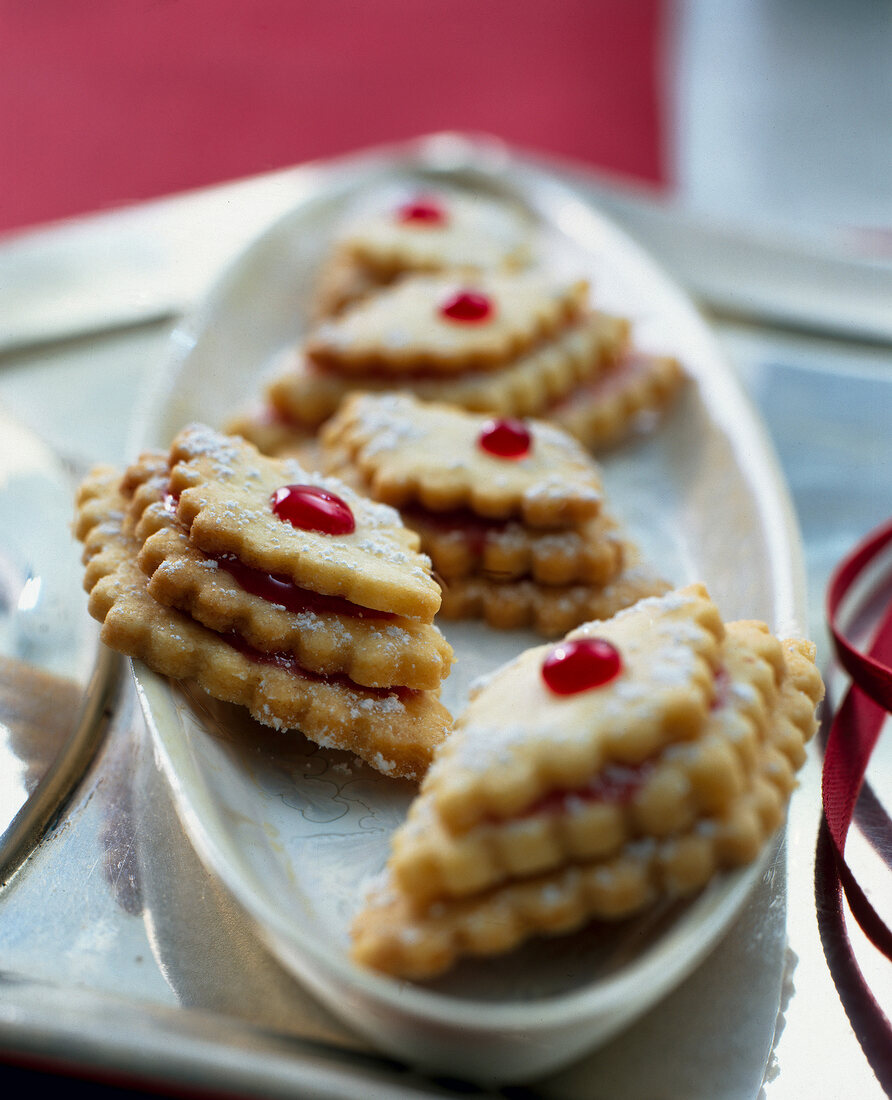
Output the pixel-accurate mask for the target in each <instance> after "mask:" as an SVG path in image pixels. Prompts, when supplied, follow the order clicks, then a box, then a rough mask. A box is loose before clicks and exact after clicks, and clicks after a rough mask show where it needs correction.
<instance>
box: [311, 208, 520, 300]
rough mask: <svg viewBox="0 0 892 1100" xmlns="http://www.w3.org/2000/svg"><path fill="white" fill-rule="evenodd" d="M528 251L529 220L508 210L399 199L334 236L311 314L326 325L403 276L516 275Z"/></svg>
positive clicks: (360, 214) (363, 213) (357, 216)
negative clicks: (446, 273) (448, 273)
mask: <svg viewBox="0 0 892 1100" xmlns="http://www.w3.org/2000/svg"><path fill="white" fill-rule="evenodd" d="M533 247H534V246H533V231H532V226H531V224H530V221H529V219H528V218H527V217H526V216H525V215H524V213H523V212H522V211H520V210H519V209H517V208H516V207H515V206H513V205H512V204H510V203H508V202H505V201H503V200H496V199H494V198H488V197H486V196H483V195H480V194H474V195H471V194H467V195H465V194H462V193H460V192H457V191H446V190H443V189H433V188H430V189H427V190H425V191H401V192H400V193H399V194H394V195H388V196H387V198H386V199H385V200H382V201H380V202H377V203H375V204H374V206H372V207H371V208H369V209H365V210H360V211H356V212H354V213H353V214H352V215H351V216H350V217H349V218H348V220H347V223H346V224H345V225H344V226H343V228H341V229H340V230H339V231H338V233H337V237H336V240H335V241H334V242H333V245H332V248H331V250H330V253H329V255H328V256H327V257H326V259H325V262H324V263H323V266H322V271H321V272H320V275H319V279H318V286H317V290H316V297H315V301H314V303H313V314H314V316H315V317H316V318H317V319H320V318H324V317H333V316H335V315H337V314H338V313H340V312H341V310H342V309H343V308H344V307H345V306H347V305H351V304H352V303H354V302H357V301H359V300H360V299H362V298H365V297H366V296H368V295H369V294H372V293H374V292H375V291H377V290H380V289H381V288H382V287H384V286H388V285H390V284H391V283H393V282H395V281H396V280H397V279H399V278H401V277H402V276H404V275H408V274H415V273H419V272H426V273H430V272H436V271H445V270H456V271H457V270H463V271H465V272H467V273H469V274H470V273H473V272H479V271H500V270H502V271H511V270H518V269H520V268H523V267H525V266H527V264H529V262H530V261H531V259H532V253H533Z"/></svg>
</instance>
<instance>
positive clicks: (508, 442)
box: [477, 417, 533, 458]
mask: <svg viewBox="0 0 892 1100" xmlns="http://www.w3.org/2000/svg"><path fill="white" fill-rule="evenodd" d="M477 443H478V445H479V446H480V448H481V450H484V451H486V452H487V453H488V454H491V455H495V456H496V458H523V457H524V456H525V455H527V454H529V452H530V448H531V447H532V444H533V437H532V435H531V434H530V430H529V428H528V427H527V426H526V424H524V422H523V421H522V420H515V419H513V418H512V417H506V418H504V419H499V420H490V421H488V422H487V423H486V424H485V425H484V427H483V430H482V431H481V432H480V435H479V437H478V439H477Z"/></svg>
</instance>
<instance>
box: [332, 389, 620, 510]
mask: <svg viewBox="0 0 892 1100" xmlns="http://www.w3.org/2000/svg"><path fill="white" fill-rule="evenodd" d="M321 442H322V452H323V456H324V455H325V454H326V452H327V453H328V454H329V456H330V457H332V459H335V458H336V459H338V461H341V460H342V459H346V461H347V462H348V463H352V464H353V465H354V466H355V467H356V469H357V470H358V471H359V474H360V476H361V478H362V480H363V482H364V483H365V485H367V486H368V488H369V491H370V493H371V495H372V496H374V497H375V498H376V499H377V500H383V501H386V502H387V503H388V504H393V505H395V506H397V507H403V506H405V505H410V504H420V505H422V506H423V507H424V508H427V509H430V510H431V511H436V512H443V511H447V510H451V509H457V508H469V509H471V510H472V511H473V512H475V513H476V514H477V515H479V516H483V517H487V518H491V519H508V518H511V517H517V518H519V519H521V520H522V521H523V522H524V523H527V524H529V525H531V526H535V527H561V526H564V527H565V526H569V525H575V524H579V523H582V522H585V521H586V520H588V519H590V518H591V517H593V516H595V515H597V514H598V513H599V511H600V509H601V502H602V498H603V485H602V481H601V473H600V469H599V467H598V466H597V465H596V463H595V462H594V460H593V459H592V458H591V457H590V456H589V455H588V454H587V452H586V451H584V450H583V448H582V446H581V445H580V444H579V443H578V442H577V441H576V440H574V439H573V438H572V437H571V436H570V435H568V434H567V433H566V432H564V431H562V430H561V429H559V428H555V427H554V426H553V425H550V424H547V423H545V422H544V421H540V420H526V421H519V420H507V419H494V418H491V417H487V416H485V415H481V414H478V413H471V412H466V411H464V410H462V409H459V408H457V407H456V406H453V405H449V404H443V403H434V402H423V401H419V400H417V399H416V398H414V397H412V396H411V395H409V394H403V393H385V394H380V395H372V394H357V395H354V396H352V397H350V398H347V400H346V401H345V402H344V404H343V405H342V406H341V409H340V410H339V412H338V413H337V415H336V416H335V417H334V418H333V419H332V420H330V421H329V422H328V423H327V424H326V426H325V427H324V428H323V430H322V434H321Z"/></svg>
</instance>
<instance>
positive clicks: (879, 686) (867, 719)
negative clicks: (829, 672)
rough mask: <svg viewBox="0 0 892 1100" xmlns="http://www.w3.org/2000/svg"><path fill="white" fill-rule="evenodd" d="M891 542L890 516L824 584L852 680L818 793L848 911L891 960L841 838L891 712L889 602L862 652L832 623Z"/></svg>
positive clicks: (891, 938)
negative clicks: (852, 590) (866, 572)
mask: <svg viewBox="0 0 892 1100" xmlns="http://www.w3.org/2000/svg"><path fill="white" fill-rule="evenodd" d="M890 544H892V521H890V522H889V523H887V524H885V525H884V526H882V527H880V528H878V529H877V530H876V531H874V532H873V533H872V534H870V535H869V536H868V537H867V538H866V539H865V540H864V541H863V542H862V543H860V544H859V545H858V546H856V547H855V549H854V550H853V551H852V553H851V554H850V555H849V556H848V557H846V558H845V559H844V560H843V561H842V562H841V563H840V565H839V566H838V567H837V569H836V571H835V572H834V574H833V576H832V577H831V580H830V585H829V587H828V590H827V619H828V622H829V624H830V630H831V632H832V634H833V641H834V644H835V648H836V653H837V656H838V658H839V662H840V664H841V665H842V667H843V668H844V669H845V670H846V672H848V674H849V675H850V676H851V678H852V684H851V686H850V688H849V690H848V692H847V693H846V696H845V698H844V700H843V702H842V705H841V706H840V708H839V710H838V711H837V712H836V714H835V716H834V718H833V721H832V724H831V726H830V733H829V736H828V738H827V746H826V749H825V751H824V770H823V782H822V798H823V804H824V817H825V819H826V822H827V827H828V830H829V833H830V837H831V839H832V841H833V847H834V855H835V864H836V872H837V875H838V879H839V883H838V885H837V889H839V887H841V888H842V889H843V890H844V891H845V896H846V900H847V902H848V904H849V908H850V910H851V913H852V916H853V917H854V918H855V920H856V921H857V922H858V924H859V925H860V927H861V929H862V931H863V932H864V934H865V935H866V936H867V937H868V939H869V940H870V941H871V942H872V943H873V944H874V945H875V946H876V947H877V948H878V949H879V950H880V951H882V952H883V954H884V955H886V957H887V958H889V959H890V960H892V931H890V929H889V927H888V925H887V924H885V922H884V921H883V920H882V918H881V917H880V915H879V914H878V913H877V911H876V910H875V909H874V907H873V906H872V905H871V903H870V901H869V900H868V899H867V897H866V895H865V894H864V891H863V890H862V889H861V887H860V886H859V884H858V882H857V880H856V879H855V876H854V874H853V873H852V871H851V868H850V867H849V865H848V864H847V863H846V860H845V846H846V838H847V836H848V832H849V827H850V825H851V823H852V817H853V815H854V812H855V804H856V803H857V801H858V795H859V794H860V792H861V788H862V786H863V783H864V775H865V772H866V771H867V765H868V763H869V761H870V757H871V754H872V753H873V750H874V747H875V745H876V743H877V739H878V738H879V735H880V730H881V729H882V727H883V723H884V721H885V718H886V713H887V712H892V602H890V604H889V606H888V607H887V608H886V609H885V611H884V612H883V615H882V617H881V620H880V624H879V627H878V628H877V630H876V634H875V636H874V639H873V642H872V643H871V645H870V647H869V649H868V651H867V652H866V653H862V652H861V651H860V650H858V649H857V648H856V647H855V646H854V645H853V644H852V643H851V642H850V641H849V639H848V638H847V637H846V635H845V634H844V633H843V631H842V629H841V628H840V627H839V625H838V623H837V613H838V611H839V606H840V604H841V602H842V601H843V599H844V598H845V596H846V594H847V593H848V592H849V590H850V589H851V587H852V585H853V584H854V583H855V582H856V581H857V580H858V579H859V577H861V575H862V574H863V572H864V571H865V569H867V567H868V566H869V565H870V564H871V563H872V562H873V561H874V560H875V559H876V558H877V557H878V556H879V555H880V554H881V553H882V552H883V550H885V549H886V547H887V546H889V545H890Z"/></svg>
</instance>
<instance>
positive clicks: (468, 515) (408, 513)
mask: <svg viewBox="0 0 892 1100" xmlns="http://www.w3.org/2000/svg"><path fill="white" fill-rule="evenodd" d="M402 511H403V517H404V519H405V521H406V523H407V524H408V526H409V527H411V526H412V521H413V519H414V520H416V522H417V523H418V525H419V526H422V525H425V524H426V525H427V526H429V527H433V528H435V529H436V530H437V531H440V532H442V533H443V534H444V535H448V534H452V533H453V532H455V533H457V534H460V535H461V537H462V539H463V540H464V542H465V544H466V545H467V546H468V548H469V549H470V551H471V553H472V554H474V555H476V556H477V557H479V556H480V555H481V554H482V553H483V550H484V548H485V546H486V542H487V539H488V538H489V536H490V535H491V534H495V533H498V532H499V531H504V530H505V528H506V527H507V526H508V524H509V523H510V520H501V519H485V518H484V517H483V516H478V515H477V513H476V512H472V511H471V509H470V508H452V509H450V510H449V511H446V512H429V511H428V510H427V509H425V508H419V507H415V508H412V507H406V508H404V509H403V510H402Z"/></svg>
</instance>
